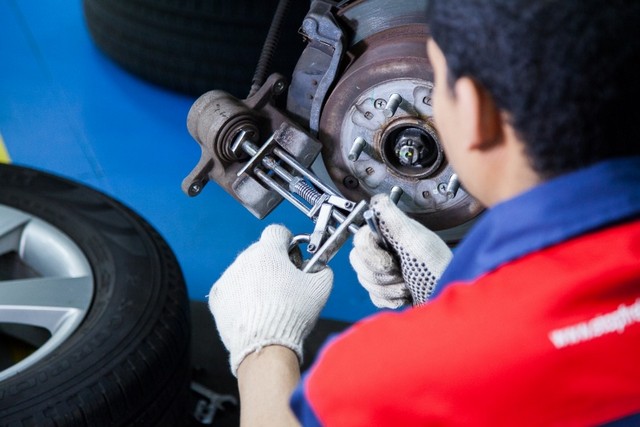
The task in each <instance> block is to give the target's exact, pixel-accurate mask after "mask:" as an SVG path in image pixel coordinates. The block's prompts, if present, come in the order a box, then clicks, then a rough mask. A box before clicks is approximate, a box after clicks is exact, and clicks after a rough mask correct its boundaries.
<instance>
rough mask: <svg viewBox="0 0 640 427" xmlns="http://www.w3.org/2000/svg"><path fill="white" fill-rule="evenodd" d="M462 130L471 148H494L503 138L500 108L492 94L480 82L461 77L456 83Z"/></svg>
mask: <svg viewBox="0 0 640 427" xmlns="http://www.w3.org/2000/svg"><path fill="white" fill-rule="evenodd" d="M455 94H456V100H457V103H458V108H459V109H460V110H459V113H460V116H459V117H462V118H463V120H461V121H460V126H462V131H463V133H464V135H465V138H464V140H465V141H467V144H468V145H467V148H468V149H469V150H487V149H491V148H494V146H495V145H496V144H498V143H499V142H500V141H501V140H502V138H501V132H502V126H501V115H500V110H499V109H498V108H497V107H496V104H495V102H494V100H493V97H492V96H491V94H490V93H489V92H488V91H487V90H486V89H485V88H484V87H483V86H482V85H480V84H479V83H478V82H476V81H475V80H473V79H471V78H469V77H461V78H459V79H458V80H457V81H456V83H455Z"/></svg>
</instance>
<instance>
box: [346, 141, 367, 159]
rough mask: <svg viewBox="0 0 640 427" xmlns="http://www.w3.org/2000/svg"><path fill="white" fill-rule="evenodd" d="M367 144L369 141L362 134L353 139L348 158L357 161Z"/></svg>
mask: <svg viewBox="0 0 640 427" xmlns="http://www.w3.org/2000/svg"><path fill="white" fill-rule="evenodd" d="M366 145H367V142H366V141H365V140H364V138H363V137H361V136H359V137H357V138H356V139H355V140H354V141H353V144H352V145H351V150H349V155H348V156H347V158H348V159H349V160H351V161H352V162H355V161H356V160H358V158H359V157H360V154H362V151H363V150H364V147H365V146H366Z"/></svg>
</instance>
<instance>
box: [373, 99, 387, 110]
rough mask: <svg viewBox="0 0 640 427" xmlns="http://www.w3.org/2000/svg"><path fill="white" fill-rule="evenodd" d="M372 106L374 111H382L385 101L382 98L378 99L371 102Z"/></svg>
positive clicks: (385, 104) (385, 105)
mask: <svg viewBox="0 0 640 427" xmlns="http://www.w3.org/2000/svg"><path fill="white" fill-rule="evenodd" d="M373 106H374V107H375V108H376V110H384V109H385V108H386V107H387V101H385V100H384V99H382V98H378V99H376V100H375V101H374V102H373Z"/></svg>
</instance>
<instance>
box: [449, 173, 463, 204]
mask: <svg viewBox="0 0 640 427" xmlns="http://www.w3.org/2000/svg"><path fill="white" fill-rule="evenodd" d="M459 189H460V181H459V180H458V175H456V174H455V173H454V174H453V175H451V178H449V182H448V183H447V200H449V199H453V198H454V197H456V194H458V190H459Z"/></svg>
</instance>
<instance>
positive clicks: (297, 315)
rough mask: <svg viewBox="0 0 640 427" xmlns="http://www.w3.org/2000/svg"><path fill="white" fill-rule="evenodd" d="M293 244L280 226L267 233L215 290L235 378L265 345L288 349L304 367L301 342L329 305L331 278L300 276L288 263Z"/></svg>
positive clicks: (214, 308)
mask: <svg viewBox="0 0 640 427" xmlns="http://www.w3.org/2000/svg"><path fill="white" fill-rule="evenodd" d="M291 238H292V236H291V232H289V230H287V229H286V228H285V227H283V226H281V225H271V226H269V227H267V228H266V229H265V230H264V231H263V232H262V236H261V237H260V240H259V241H258V242H256V243H254V244H253V245H251V246H249V248H247V249H246V250H245V251H244V252H242V253H241V254H240V255H239V256H238V258H237V259H236V260H235V261H234V262H233V264H231V265H230V266H229V268H227V270H226V271H225V272H224V273H223V274H222V276H221V277H220V279H218V281H217V282H216V283H214V285H213V287H212V288H211V293H210V294H209V308H210V309H211V312H212V313H213V317H214V318H215V320H216V325H217V327H218V332H219V333H220V337H221V338H222V342H223V343H224V345H225V346H226V347H227V350H228V351H229V353H230V357H229V363H230V365H231V372H232V373H233V375H237V370H238V365H240V362H242V360H243V359H244V358H245V357H246V356H248V355H249V354H251V353H253V352H254V351H258V350H260V349H261V348H262V347H265V346H267V345H273V344H277V345H282V346H285V347H288V348H290V349H291V350H293V351H294V352H295V353H296V354H297V355H298V359H299V360H300V362H301V363H302V342H303V340H304V339H305V338H306V337H307V335H308V334H309V332H310V331H311V329H312V328H313V326H314V324H315V323H316V321H317V320H318V317H319V315H320V311H321V310H322V308H323V307H324V305H325V303H326V302H327V298H328V297H329V293H330V292H331V287H332V284H333V272H332V271H331V269H329V268H324V269H322V270H321V271H319V272H317V273H303V272H302V271H301V270H299V269H298V268H297V267H296V266H295V265H294V264H293V263H292V262H291V260H290V259H289V254H288V247H289V243H290V242H291Z"/></svg>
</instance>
